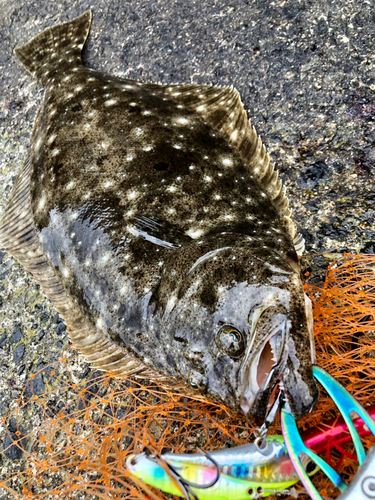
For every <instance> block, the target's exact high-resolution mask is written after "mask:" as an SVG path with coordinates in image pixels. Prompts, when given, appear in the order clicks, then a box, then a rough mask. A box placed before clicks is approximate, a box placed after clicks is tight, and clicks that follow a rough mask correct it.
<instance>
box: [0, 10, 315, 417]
mask: <svg viewBox="0 0 375 500" xmlns="http://www.w3.org/2000/svg"><path fill="white" fill-rule="evenodd" d="M90 23H91V13H90V12H86V13H84V14H83V15H82V16H80V17H79V18H77V19H74V20H73V21H70V22H68V23H64V24H62V25H58V26H55V27H53V28H49V29H47V30H45V31H43V32H42V33H40V34H39V35H37V36H36V37H35V38H33V39H32V40H31V41H30V42H29V43H27V44H26V45H23V46H22V47H19V48H17V49H16V51H15V52H16V55H17V57H18V58H19V59H20V61H21V62H22V63H23V65H24V66H25V68H26V69H27V70H28V71H29V72H30V73H31V74H32V75H34V76H35V77H37V78H38V80H39V81H40V83H41V84H42V85H43V86H44V88H45V96H44V100H43V103H42V105H41V107H40V109H39V111H38V114H37V117H36V120H35V124H34V130H33V134H32V138H31V146H30V150H29V153H28V157H27V159H26V161H25V164H24V166H23V168H22V171H21V172H20V174H19V176H18V178H17V181H16V184H15V187H14V190H13V194H12V196H11V199H10V202H9V204H8V207H7V209H6V211H5V213H4V214H3V216H2V219H1V222H0V246H1V247H3V248H5V249H6V250H7V251H8V252H9V253H10V254H12V255H13V256H14V257H15V258H16V259H18V261H19V262H20V263H21V264H22V265H23V266H24V267H25V268H26V269H27V270H29V271H30V272H32V274H33V275H34V277H35V279H36V280H37V281H38V282H39V283H40V285H41V287H42V289H43V290H44V292H45V293H46V295H47V296H48V297H49V298H50V299H51V300H53V302H54V304H55V306H56V308H57V309H58V311H59V312H60V313H61V315H62V316H63V318H64V320H65V322H66V323H67V326H68V328H69V330H70V337H71V339H72V341H73V343H74V345H75V346H76V347H77V348H78V349H79V350H80V352H81V353H82V354H84V355H85V356H86V357H87V359H88V360H89V361H91V362H92V363H93V365H94V366H96V367H97V368H99V369H102V370H109V371H111V372H112V373H113V374H114V375H116V376H129V375H133V376H135V377H148V378H151V379H154V380H158V381H159V382H160V383H161V384H164V385H166V386H172V387H173V388H174V389H175V390H180V391H182V392H184V393H186V394H193V395H195V396H197V397H204V398H206V399H209V400H212V401H216V402H219V403H224V404H225V405H227V406H228V407H229V408H231V409H232V410H233V411H236V412H237V411H240V409H241V408H242V410H243V411H244V412H245V413H246V414H247V416H248V417H249V418H250V419H251V420H253V421H262V420H263V419H264V416H265V414H266V411H267V405H268V402H269V399H270V397H271V393H272V391H273V390H274V387H275V385H277V384H278V383H280V384H282V388H283V390H284V392H285V394H286V396H287V398H288V401H289V403H290V405H291V408H292V410H293V412H294V414H295V416H296V417H298V418H299V417H300V416H302V415H304V414H305V413H307V412H308V411H310V409H311V407H312V405H313V404H314V401H315V400H316V397H317V388H316V385H315V383H314V380H313V377H312V361H313V358H314V356H313V341H312V332H311V324H309V323H310V322H311V318H310V317H309V312H306V301H305V297H304V293H303V287H302V283H301V279H300V269H299V260H298V255H297V252H298V253H301V251H302V249H303V242H302V240H301V238H300V237H298V236H296V235H295V228H294V224H293V223H292V221H291V219H290V210H289V208H288V200H287V198H286V196H285V193H284V191H283V189H282V186H281V182H280V181H279V180H278V176H277V173H276V172H275V171H274V165H273V164H272V163H271V161H270V158H269V156H268V154H267V153H266V151H265V148H264V146H263V145H262V142H261V140H260V138H259V137H258V136H257V134H256V132H255V129H254V128H253V127H252V125H251V122H250V121H249V119H248V118H247V115H246V113H245V111H244V109H243V105H242V103H241V100H240V97H239V95H238V93H237V91H236V90H235V89H233V88H232V87H210V86H202V85H160V84H154V83H143V82H137V81H133V80H126V79H121V78H116V77H115V76H111V75H108V74H105V73H101V72H99V71H94V70H91V69H89V68H87V67H85V66H83V64H82V60H81V51H82V48H83V45H84V43H85V41H86V38H87V35H88V32H89V28H90ZM262 370H263V371H262Z"/></svg>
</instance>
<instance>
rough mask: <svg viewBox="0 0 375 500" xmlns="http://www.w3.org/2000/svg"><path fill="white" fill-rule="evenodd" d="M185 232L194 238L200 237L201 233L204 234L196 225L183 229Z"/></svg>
mask: <svg viewBox="0 0 375 500" xmlns="http://www.w3.org/2000/svg"><path fill="white" fill-rule="evenodd" d="M185 234H187V235H188V236H190V238H193V239H194V240H196V239H198V238H200V237H201V236H202V235H203V234H204V231H203V229H200V228H197V227H193V228H191V229H188V230H187V231H185Z"/></svg>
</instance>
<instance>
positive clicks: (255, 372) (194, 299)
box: [168, 244, 318, 424]
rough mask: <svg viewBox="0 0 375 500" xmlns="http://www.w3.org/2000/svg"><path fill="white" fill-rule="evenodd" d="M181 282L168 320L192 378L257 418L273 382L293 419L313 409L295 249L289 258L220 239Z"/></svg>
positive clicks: (306, 306) (305, 305)
mask: <svg viewBox="0 0 375 500" xmlns="http://www.w3.org/2000/svg"><path fill="white" fill-rule="evenodd" d="M178 268H179V265H178V263H177V262H176V266H175V269H176V270H178ZM176 274H177V275H179V276H180V274H179V273H178V272H177V273H176ZM180 283H181V286H180V287H179V288H178V290H177V291H176V292H175V294H174V299H173V301H172V302H173V304H172V305H173V307H170V310H169V312H170V314H169V315H168V322H169V326H170V328H171V335H172V336H174V339H177V340H178V341H179V342H180V346H181V343H183V344H184V345H183V347H179V348H178V349H179V353H180V354H181V355H180V359H181V360H182V361H181V364H180V366H183V365H184V363H185V365H184V368H183V369H181V370H180V373H181V374H182V375H183V377H184V378H185V379H187V381H188V383H190V385H192V386H193V387H195V388H196V389H198V390H199V391H200V392H201V393H203V394H204V395H205V396H206V397H207V398H208V399H212V400H214V401H218V402H220V403H223V404H225V405H226V406H228V407H230V408H231V409H233V410H234V411H236V412H239V413H240V412H243V413H244V414H245V415H246V417H247V418H248V419H249V420H250V421H251V422H253V423H257V424H261V423H263V422H264V420H265V417H266V415H267V411H268V408H269V406H270V405H271V404H272V402H273V400H274V399H275V397H276V390H277V387H278V386H279V389H281V390H282V391H283V392H284V394H285V398H286V399H287V401H288V402H289V405H290V408H291V411H292V413H293V415H294V416H295V418H296V419H299V418H301V417H302V416H304V415H306V414H307V413H309V412H310V411H311V409H312V407H313V405H314V403H315V401H316V399H317V396H318V388H317V385H316V383H315V381H314V378H313V374H312V363H313V362H314V360H315V359H314V356H315V354H314V352H315V351H314V341H313V335H312V311H311V303H310V301H309V299H308V298H307V297H306V296H305V294H304V290H303V285H302V282H301V279H300V270H299V263H298V259H297V257H296V256H295V262H294V264H293V265H291V263H290V258H287V259H285V258H283V257H282V256H281V255H280V254H277V252H274V251H272V252H271V251H269V253H268V254H267V255H266V254H265V253H264V250H262V251H259V252H254V249H253V248H247V247H246V245H245V248H244V247H243V246H241V245H238V244H236V245H234V244H232V245H231V246H229V245H227V246H222V247H221V248H218V249H217V250H214V251H210V252H206V253H205V254H204V255H203V256H201V257H199V258H198V259H196V260H195V262H194V264H193V265H192V266H191V267H190V268H189V270H188V272H187V273H186V276H185V279H184V280H183V281H181V282H180ZM172 295H173V294H172Z"/></svg>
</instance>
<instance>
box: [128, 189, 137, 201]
mask: <svg viewBox="0 0 375 500" xmlns="http://www.w3.org/2000/svg"><path fill="white" fill-rule="evenodd" d="M137 195H138V191H132V192H131V193H129V194H128V199H129V200H134V198H136V197H137Z"/></svg>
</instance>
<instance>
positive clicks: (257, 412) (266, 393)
mask: <svg viewBox="0 0 375 500" xmlns="http://www.w3.org/2000/svg"><path fill="white" fill-rule="evenodd" d="M279 316H284V315H279ZM278 319H279V321H278V325H277V327H276V328H275V329H274V330H273V331H272V332H271V334H270V335H269V336H268V337H267V338H266V340H265V341H264V342H263V343H262V344H261V345H260V347H259V348H258V349H257V353H256V355H255V356H254V357H253V359H252V360H251V362H250V364H249V366H248V368H247V369H246V371H245V373H244V374H243V375H242V384H241V385H242V387H244V390H243V392H242V395H241V399H240V407H241V410H242V411H243V413H244V414H245V416H246V417H247V418H249V419H250V420H252V421H254V422H257V423H263V421H264V419H265V417H266V413H267V409H268V408H269V406H270V405H272V402H273V399H274V397H273V396H274V394H273V392H274V389H275V387H276V385H277V383H278V381H279V380H281V377H282V371H283V369H284V367H285V365H286V361H287V355H288V352H287V350H286V346H287V335H288V329H289V327H290V325H289V322H288V319H287V316H284V317H283V318H282V319H281V322H280V317H279V318H278ZM275 330H276V331H275Z"/></svg>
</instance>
